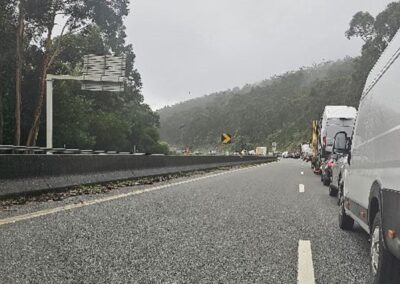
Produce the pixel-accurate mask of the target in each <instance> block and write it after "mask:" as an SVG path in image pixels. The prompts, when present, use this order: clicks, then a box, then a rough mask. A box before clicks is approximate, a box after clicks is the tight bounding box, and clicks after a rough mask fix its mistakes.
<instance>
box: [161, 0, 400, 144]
mask: <svg viewBox="0 0 400 284" xmlns="http://www.w3.org/2000/svg"><path fill="white" fill-rule="evenodd" d="M399 27H400V2H394V3H392V4H389V5H388V6H387V8H386V9H385V10H384V11H383V12H381V13H380V14H379V15H378V16H377V17H373V16H371V15H370V14H369V13H367V12H358V13H357V14H355V15H354V16H353V19H352V20H351V22H350V27H349V29H348V31H346V34H345V35H346V36H347V37H348V38H349V39H351V38H352V37H359V38H361V39H362V40H363V41H364V45H363V47H362V54H361V56H360V57H357V58H344V59H342V60H338V61H334V62H324V63H321V64H316V65H314V66H311V67H304V68H300V69H299V70H296V71H291V72H287V73H285V74H282V75H279V76H274V77H272V78H270V79H267V80H265V81H263V82H261V83H258V84H253V85H246V86H244V87H242V88H234V89H232V90H226V91H223V92H218V93H214V94H210V95H207V96H204V97H200V98H196V99H192V100H189V101H186V102H183V103H179V104H176V105H173V106H168V107H165V108H163V109H161V110H159V111H158V113H159V115H160V118H161V132H160V133H161V138H162V139H163V140H165V141H167V142H168V143H169V144H171V145H175V146H177V147H178V148H181V147H191V148H193V149H200V150H204V149H216V148H218V145H219V144H220V141H219V139H220V135H221V133H224V132H225V133H230V134H232V135H234V137H235V138H234V143H233V144H232V146H231V149H232V150H241V149H254V147H256V146H263V145H267V146H269V145H271V143H272V142H277V143H278V148H279V149H281V150H283V149H287V148H291V147H294V146H295V145H297V144H298V143H301V142H303V141H309V140H310V136H311V121H312V120H315V119H318V118H319V117H320V115H321V113H322V111H323V109H324V107H325V105H350V106H355V107H358V103H359V99H360V96H361V93H362V90H363V85H364V82H365V80H366V78H367V75H368V73H369V71H370V70H371V68H372V67H373V65H374V64H375V62H376V60H377V59H378V58H379V55H380V54H381V53H382V51H383V50H384V49H385V48H386V46H387V44H388V42H389V41H390V40H391V39H392V37H393V36H394V35H395V33H396V31H397V30H398V28H399Z"/></svg>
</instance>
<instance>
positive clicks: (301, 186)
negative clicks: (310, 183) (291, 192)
mask: <svg viewBox="0 0 400 284" xmlns="http://www.w3.org/2000/svg"><path fill="white" fill-rule="evenodd" d="M299 192H300V193H303V192H304V184H301V183H300V184H299Z"/></svg>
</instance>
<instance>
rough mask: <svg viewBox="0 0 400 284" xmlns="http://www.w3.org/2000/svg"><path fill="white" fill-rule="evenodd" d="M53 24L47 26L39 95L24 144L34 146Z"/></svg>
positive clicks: (43, 93) (44, 91) (40, 112)
mask: <svg viewBox="0 0 400 284" xmlns="http://www.w3.org/2000/svg"><path fill="white" fill-rule="evenodd" d="M53 27H54V25H52V26H50V27H49V28H48V33H47V39H46V47H45V52H44V55H43V59H42V68H41V73H40V77H39V78H40V79H39V97H38V99H37V102H36V108H35V112H34V114H33V123H32V126H31V129H30V130H29V134H28V139H27V141H26V146H35V145H36V141H37V137H38V134H39V128H40V116H41V114H42V109H43V102H44V99H45V95H46V75H47V70H48V69H49V61H50V54H49V53H50V49H51V45H52V43H51V34H52V31H53Z"/></svg>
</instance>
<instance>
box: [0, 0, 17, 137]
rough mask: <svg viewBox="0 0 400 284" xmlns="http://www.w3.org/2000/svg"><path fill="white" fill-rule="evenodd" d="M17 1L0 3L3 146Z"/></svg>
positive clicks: (1, 129) (0, 105) (6, 0)
mask: <svg viewBox="0 0 400 284" xmlns="http://www.w3.org/2000/svg"><path fill="white" fill-rule="evenodd" d="M15 7H16V1H14V0H4V1H1V2H0V39H1V41H0V144H3V141H4V140H3V136H4V128H5V117H6V116H7V114H6V115H5V112H6V109H7V101H6V97H5V96H6V95H8V94H9V93H10V92H11V84H12V82H14V78H13V76H12V75H11V74H12V73H13V70H14V69H13V67H12V66H14V64H15V61H14V52H15V19H14V10H15Z"/></svg>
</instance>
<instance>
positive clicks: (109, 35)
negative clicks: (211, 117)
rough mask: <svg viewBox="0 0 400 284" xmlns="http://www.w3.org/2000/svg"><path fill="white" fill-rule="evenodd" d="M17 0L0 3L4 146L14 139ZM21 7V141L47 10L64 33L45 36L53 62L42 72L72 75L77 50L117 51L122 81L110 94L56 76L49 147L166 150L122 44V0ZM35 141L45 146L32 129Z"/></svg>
mask: <svg viewBox="0 0 400 284" xmlns="http://www.w3.org/2000/svg"><path fill="white" fill-rule="evenodd" d="M17 4H18V1H16V0H4V1H0V144H2V143H7V144H12V143H13V136H14V133H13V129H14V96H15V38H16V36H15V32H16V19H17V17H18V9H17ZM23 4H24V8H25V12H26V17H25V23H26V31H25V41H24V66H23V81H22V102H23V105H22V110H23V112H22V141H26V138H27V137H26V136H27V133H28V130H29V128H30V127H31V125H32V117H33V113H34V110H35V106H37V103H36V101H37V98H38V94H39V86H38V82H39V80H40V72H41V69H42V63H43V58H44V52H45V51H46V42H45V40H44V39H45V38H46V36H47V32H46V31H48V30H51V29H52V25H53V24H54V18H53V16H54V15H55V13H63V14H64V15H65V17H66V19H67V25H66V29H65V34H64V35H63V36H62V37H56V38H52V44H51V46H50V50H49V51H50V55H51V56H53V55H54V58H55V60H54V62H53V64H51V66H50V69H49V70H48V73H51V74H69V75H80V74H81V71H82V61H83V56H84V55H86V54H97V55H103V54H110V53H113V54H116V55H119V54H122V53H124V54H125V55H126V57H127V71H126V76H127V78H128V82H127V85H126V88H125V91H124V92H122V93H110V92H88V91H82V90H81V86H80V84H79V83H77V82H71V81H65V82H64V81H63V82H59V81H56V83H55V84H54V141H53V142H54V143H53V144H54V146H55V147H64V146H66V147H68V148H81V149H83V148H91V149H93V148H94V149H108V150H121V151H122V150H124V151H133V149H135V148H136V149H137V150H138V151H145V152H151V153H168V145H167V144H165V143H162V142H160V141H159V134H158V130H157V129H158V127H159V116H158V115H157V114H156V113H155V112H153V111H152V110H151V109H150V107H149V106H148V105H146V104H144V103H143V95H142V93H141V88H142V82H141V77H140V74H139V73H138V71H137V70H136V69H135V53H134V51H133V47H132V45H129V44H128V45H127V44H125V37H126V35H125V26H124V24H123V20H124V17H125V16H126V15H127V14H128V12H129V10H128V5H129V1H128V0H122V1H119V0H118V1H117V0H85V1H83V0H78V1H61V0H51V1H48V0H34V1H33V0H32V1H30V0H29V1H24V2H23ZM50 7H51V9H50ZM78 30H79V32H78ZM72 31H73V32H72ZM44 115H45V113H42V119H41V125H40V128H41V129H42V130H43V129H45V119H44ZM2 133H3V134H2ZM1 138H4V139H3V140H2V139H1ZM38 144H39V145H42V146H43V145H44V144H45V132H44V131H40V132H39V137H38Z"/></svg>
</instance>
